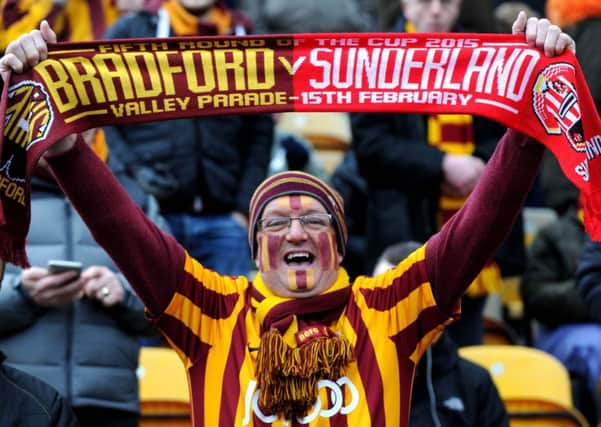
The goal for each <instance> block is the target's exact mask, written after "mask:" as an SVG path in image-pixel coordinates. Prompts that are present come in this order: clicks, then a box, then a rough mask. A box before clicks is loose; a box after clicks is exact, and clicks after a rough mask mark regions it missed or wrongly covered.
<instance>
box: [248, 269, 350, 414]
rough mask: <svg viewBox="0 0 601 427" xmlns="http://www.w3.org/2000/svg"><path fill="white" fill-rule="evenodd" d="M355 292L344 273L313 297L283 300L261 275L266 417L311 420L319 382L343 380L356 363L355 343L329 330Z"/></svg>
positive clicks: (258, 302)
mask: <svg viewBox="0 0 601 427" xmlns="http://www.w3.org/2000/svg"><path fill="white" fill-rule="evenodd" d="M350 293H351V287H350V283H349V278H348V274H347V273H346V271H344V269H340V272H339V273H338V277H337V278H336V281H335V282H334V284H333V285H332V287H331V288H329V289H328V290H327V291H325V292H324V293H323V294H320V295H317V296H315V297H310V298H282V297H278V296H276V295H274V294H273V293H272V292H271V291H270V290H269V289H268V288H267V287H266V286H265V284H264V283H263V282H262V280H261V277H260V275H258V276H257V278H256V279H255V281H254V282H253V290H252V296H251V297H252V300H251V305H252V307H253V309H254V310H256V314H257V318H258V319H259V322H260V324H261V344H260V347H259V353H258V356H257V368H256V369H257V372H256V375H257V383H258V387H259V390H260V391H259V402H258V403H259V406H260V408H261V410H262V411H263V412H264V413H266V414H278V415H281V416H283V417H284V418H285V419H288V420H290V419H296V418H297V417H303V416H305V415H306V413H307V412H308V410H309V409H310V408H311V407H312V406H313V405H314V403H315V401H316V400H317V390H318V388H317V382H318V381H319V380H321V379H331V380H334V381H335V380H337V379H338V378H340V377H341V376H342V375H343V372H344V368H345V367H346V366H347V365H348V364H349V363H350V362H351V361H352V360H354V355H353V348H352V346H351V344H350V343H349V341H348V340H347V339H346V338H345V337H344V336H342V335H338V334H336V333H335V332H333V331H332V330H331V329H330V328H329V327H328V326H329V325H330V324H331V323H332V322H333V321H335V320H336V319H337V318H338V317H339V316H340V315H341V314H342V312H343V310H344V308H345V307H346V305H347V304H348V301H349V298H350Z"/></svg>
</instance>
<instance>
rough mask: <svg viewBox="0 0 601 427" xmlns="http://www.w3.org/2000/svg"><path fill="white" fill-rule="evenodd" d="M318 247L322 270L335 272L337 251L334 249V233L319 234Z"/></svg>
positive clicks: (323, 232)
mask: <svg viewBox="0 0 601 427" xmlns="http://www.w3.org/2000/svg"><path fill="white" fill-rule="evenodd" d="M317 245H318V247H319V259H320V264H321V268H322V269H324V270H334V269H335V268H336V266H335V263H336V250H335V249H334V238H333V237H332V233H328V232H327V231H322V232H321V233H319V235H318V240H317Z"/></svg>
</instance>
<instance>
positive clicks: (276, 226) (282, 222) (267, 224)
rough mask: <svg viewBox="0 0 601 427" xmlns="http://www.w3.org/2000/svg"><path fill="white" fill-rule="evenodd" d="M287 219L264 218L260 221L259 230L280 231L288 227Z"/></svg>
mask: <svg viewBox="0 0 601 427" xmlns="http://www.w3.org/2000/svg"><path fill="white" fill-rule="evenodd" d="M289 221H290V220H289V218H284V217H274V218H266V219H264V220H262V221H261V228H262V229H264V230H281V229H282V228H285V227H286V226H287V225H288V222H289Z"/></svg>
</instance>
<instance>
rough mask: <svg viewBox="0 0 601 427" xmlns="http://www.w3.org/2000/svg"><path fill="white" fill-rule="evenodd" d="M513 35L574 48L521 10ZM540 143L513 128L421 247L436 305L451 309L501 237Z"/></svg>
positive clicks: (556, 49) (544, 46)
mask: <svg viewBox="0 0 601 427" xmlns="http://www.w3.org/2000/svg"><path fill="white" fill-rule="evenodd" d="M513 33H514V34H524V36H525V38H526V41H527V43H528V44H530V45H531V46H534V47H537V48H539V49H541V50H543V51H544V53H545V55H547V56H555V55H559V54H561V53H562V52H563V51H564V50H565V49H570V50H572V51H575V44H574V41H573V40H572V39H571V38H570V37H569V36H568V35H567V34H565V33H563V32H562V31H561V29H560V28H559V27H557V26H556V25H551V23H550V22H549V21H548V20H546V19H536V18H529V19H528V18H527V17H526V15H525V13H523V12H520V14H519V15H518V17H517V19H516V21H515V22H514V24H513ZM543 152H544V147H543V146H542V145H541V144H539V143H537V142H535V141H533V140H531V139H529V138H527V137H526V136H524V135H521V134H519V133H517V132H516V131H513V130H508V131H507V133H506V134H505V136H504V137H503V138H502V140H501V142H500V143H499V145H498V146H497V149H496V150H495V153H494V155H493V157H492V158H491V160H490V161H489V163H488V165H487V167H486V169H485V171H484V173H483V175H482V177H481V178H480V180H479V182H478V184H477V185H476V188H475V189H474V191H473V193H472V194H471V195H470V197H469V198H468V200H467V202H466V203H465V205H464V206H463V207H462V208H461V210H459V211H458V212H457V214H456V215H455V216H454V217H453V218H451V220H449V221H448V222H447V223H446V224H445V226H444V227H443V228H442V229H441V231H440V232H439V233H437V234H436V235H434V236H433V237H432V238H431V239H430V240H429V243H428V246H427V249H426V263H427V269H428V275H429V277H430V281H431V283H432V285H433V288H434V293H435V297H436V300H437V302H438V304H439V305H440V306H441V308H442V309H444V310H446V311H447V312H450V311H451V310H452V309H453V307H454V306H455V304H456V303H457V301H458V300H459V298H460V297H461V295H462V294H463V292H464V291H465V289H466V288H467V286H468V285H469V284H470V283H471V281H472V280H473V279H474V277H476V275H477V274H478V272H479V271H480V270H481V269H482V267H483V266H484V264H485V263H486V262H487V261H488V260H489V259H490V258H491V257H492V256H493V254H494V253H495V251H496V250H497V248H498V247H499V245H500V244H501V242H502V241H503V240H504V239H505V237H506V236H507V234H508V233H509V230H510V229H511V226H512V224H513V222H514V221H515V218H516V217H517V215H518V214H519V212H520V209H521V208H522V205H523V202H524V200H525V198H526V195H527V194H528V192H529V191H530V188H531V185H532V182H533V180H534V178H535V176H536V174H537V172H538V167H539V165H540V161H541V159H542V155H543Z"/></svg>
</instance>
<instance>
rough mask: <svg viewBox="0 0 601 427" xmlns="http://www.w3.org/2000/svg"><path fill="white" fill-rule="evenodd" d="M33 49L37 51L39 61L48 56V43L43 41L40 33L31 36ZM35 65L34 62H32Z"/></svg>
mask: <svg viewBox="0 0 601 427" xmlns="http://www.w3.org/2000/svg"><path fill="white" fill-rule="evenodd" d="M32 39H33V44H34V49H35V50H36V51H37V52H38V58H39V61H43V60H44V59H46V58H48V45H47V44H46V42H45V41H44V39H43V37H42V34H41V33H39V34H37V37H33V38H32ZM32 65H35V64H32Z"/></svg>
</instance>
